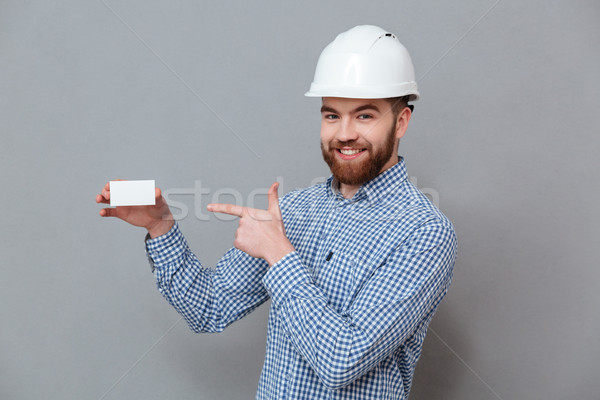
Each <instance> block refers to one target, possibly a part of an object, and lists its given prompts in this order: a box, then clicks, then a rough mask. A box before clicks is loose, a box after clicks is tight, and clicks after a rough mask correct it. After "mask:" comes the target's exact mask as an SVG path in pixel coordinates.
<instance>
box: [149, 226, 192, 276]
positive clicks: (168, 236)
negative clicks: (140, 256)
mask: <svg viewBox="0 0 600 400" xmlns="http://www.w3.org/2000/svg"><path fill="white" fill-rule="evenodd" d="M186 248H187V242H186V241H185V238H184V237H183V234H182V233H181V231H180V230H179V225H178V224H177V221H175V222H174V223H173V226H172V227H171V229H170V230H169V231H168V232H167V233H165V234H164V235H161V236H157V237H155V238H153V239H152V238H150V236H149V235H146V255H147V256H148V261H149V262H150V265H151V266H152V271H154V269H155V268H161V266H163V265H167V264H169V263H170V262H173V261H174V260H176V259H177V258H179V257H181V255H182V254H183V253H184V252H185V249H186Z"/></svg>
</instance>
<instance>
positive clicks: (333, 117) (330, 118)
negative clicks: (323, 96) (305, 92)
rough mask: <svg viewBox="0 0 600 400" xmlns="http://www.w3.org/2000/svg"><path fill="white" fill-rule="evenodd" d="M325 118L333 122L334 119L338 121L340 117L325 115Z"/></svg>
mask: <svg viewBox="0 0 600 400" xmlns="http://www.w3.org/2000/svg"><path fill="white" fill-rule="evenodd" d="M323 118H324V119H329V120H333V119H338V118H339V117H338V116H337V115H335V114H323Z"/></svg>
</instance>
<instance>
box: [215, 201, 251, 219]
mask: <svg viewBox="0 0 600 400" xmlns="http://www.w3.org/2000/svg"><path fill="white" fill-rule="evenodd" d="M206 209H207V210H208V211H210V212H216V213H222V214H229V215H233V216H236V217H240V218H241V217H243V216H244V214H245V213H246V207H242V206H238V205H235V204H222V203H215V204H209V205H207V206H206Z"/></svg>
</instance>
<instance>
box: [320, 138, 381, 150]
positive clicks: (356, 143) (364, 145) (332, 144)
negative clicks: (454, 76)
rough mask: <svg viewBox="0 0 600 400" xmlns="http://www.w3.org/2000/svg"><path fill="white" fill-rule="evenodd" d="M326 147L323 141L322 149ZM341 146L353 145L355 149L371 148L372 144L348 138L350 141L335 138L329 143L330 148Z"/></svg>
mask: <svg viewBox="0 0 600 400" xmlns="http://www.w3.org/2000/svg"><path fill="white" fill-rule="evenodd" d="M323 147H324V145H323V142H321V149H322V148H323ZM340 147H352V148H355V149H370V148H371V145H370V144H369V143H361V142H359V141H358V140H348V141H343V142H342V141H340V140H337V139H334V140H332V141H330V142H329V143H328V148H329V149H333V148H340Z"/></svg>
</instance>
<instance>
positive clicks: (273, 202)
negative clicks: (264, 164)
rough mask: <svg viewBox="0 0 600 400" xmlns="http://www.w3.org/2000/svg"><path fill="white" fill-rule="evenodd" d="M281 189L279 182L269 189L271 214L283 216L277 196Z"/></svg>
mask: <svg viewBox="0 0 600 400" xmlns="http://www.w3.org/2000/svg"><path fill="white" fill-rule="evenodd" d="M278 189H279V182H275V183H273V184H272V185H271V187H270V188H269V193H268V197H269V208H268V210H269V212H274V213H277V214H278V215H281V210H280V209H279V195H278V194H277V190H278Z"/></svg>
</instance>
